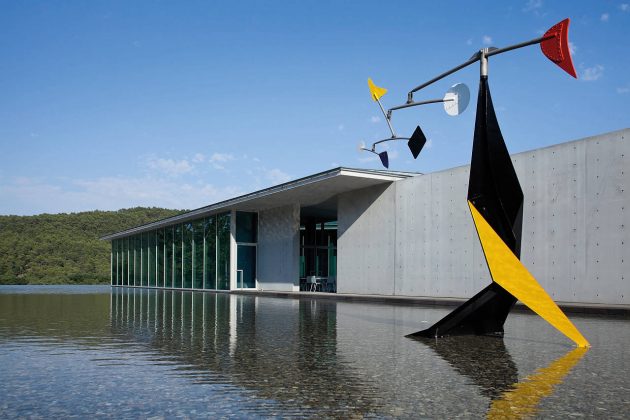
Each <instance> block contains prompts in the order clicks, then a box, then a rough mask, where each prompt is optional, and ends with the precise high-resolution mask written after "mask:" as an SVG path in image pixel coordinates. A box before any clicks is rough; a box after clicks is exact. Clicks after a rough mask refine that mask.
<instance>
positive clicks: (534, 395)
mask: <svg viewBox="0 0 630 420" xmlns="http://www.w3.org/2000/svg"><path fill="white" fill-rule="evenodd" d="M450 309H451V308H436V307H419V306H395V305H386V304H371V303H370V304H366V303H353V302H343V301H334V300H317V299H310V298H302V299H283V298H271V297H262V296H242V295H231V294H227V293H203V292H179V291H167V290H141V289H110V288H109V287H85V286H84V287H80V286H79V287H74V286H68V287H66V286H56V287H37V286H0V377H1V379H2V380H0V417H1V418H14V417H31V416H33V417H44V418H51V417H69V416H77V417H88V416H97V417H117V418H119V417H123V418H137V417H142V418H146V417H157V418H160V417H165V418H170V417H177V416H179V417H219V416H224V417H229V416H234V417H291V416H292V417H318V418H319V417H329V418H330V417H333V418H362V417H377V418H392V417H396V418H453V417H456V416H457V417H472V418H483V417H488V418H504V417H506V416H510V417H511V418H529V417H541V418H550V417H551V418H553V417H558V418H566V417H606V418H623V417H627V415H628V413H630V377H629V372H630V369H629V367H630V365H629V361H630V356H629V355H630V350H628V344H629V343H630V320H628V319H624V318H602V317H594V316H576V315H572V316H570V318H571V319H572V321H573V322H574V324H575V325H576V326H577V327H578V328H579V329H580V331H582V333H583V334H584V335H585V336H586V337H587V339H588V340H589V341H590V342H591V345H592V346H593V347H592V348H591V349H589V350H587V351H584V350H581V349H576V348H575V347H574V346H573V345H572V343H571V342H570V341H569V340H568V339H566V338H565V337H564V336H563V335H561V334H560V333H558V332H556V331H555V330H554V329H553V328H552V327H550V326H549V325H547V324H546V323H545V322H544V321H543V320H541V319H540V318H538V317H537V316H535V315H531V314H528V313H512V314H511V315H510V316H509V318H508V321H507V323H506V336H505V337H504V338H503V339H497V338H484V337H469V338H461V337H460V338H448V339H440V340H425V341H416V340H412V339H409V338H405V337H404V336H405V335H406V334H409V333H412V332H415V331H417V330H420V329H424V328H426V327H427V326H428V325H430V324H432V323H433V322H435V321H436V320H438V319H440V318H441V317H443V316H444V315H446V314H447V313H448V312H449V311H450Z"/></svg>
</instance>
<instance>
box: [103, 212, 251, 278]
mask: <svg viewBox="0 0 630 420" xmlns="http://www.w3.org/2000/svg"><path fill="white" fill-rule="evenodd" d="M239 217H240V218H241V219H240V220H241V228H240V230H239V233H238V236H239V238H240V239H241V240H242V241H241V242H243V243H244V244H246V245H247V246H251V245H252V244H253V245H254V248H253V251H252V249H249V248H248V249H246V250H244V251H243V257H244V258H245V257H246V259H247V260H248V261H249V262H248V263H247V264H249V265H250V266H251V261H253V267H254V268H253V269H249V271H248V277H247V278H248V279H247V280H245V278H244V284H245V286H243V287H255V242H256V240H257V238H256V236H257V232H256V228H257V219H256V218H257V215H256V214H255V213H243V214H241V216H239ZM230 224H231V215H230V213H222V214H218V215H213V216H208V217H206V218H202V219H197V220H193V221H191V222H186V223H183V224H176V225H173V226H167V227H166V228H163V229H156V230H153V231H150V232H143V233H140V234H137V235H132V236H129V237H126V238H121V239H113V240H112V245H111V246H112V248H111V249H112V254H111V258H112V264H111V276H112V284H113V285H117V286H126V285H129V286H140V287H166V288H176V289H181V288H187V289H191V288H194V289H209V290H229V289H230V258H231V256H230V242H231V232H230ZM252 255H253V256H252ZM251 273H253V275H252V274H251Z"/></svg>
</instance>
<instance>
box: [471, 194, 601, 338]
mask: <svg viewBox="0 0 630 420" xmlns="http://www.w3.org/2000/svg"><path fill="white" fill-rule="evenodd" d="M468 206H469V207H470V212H471V213H472V217H473V220H474V221H475V227H476V228H477V233H478V234H479V240H480V241H481V246H482V248H483V252H484V254H485V256H486V261H487V262H488V268H489V269H490V274H491V275H492V280H494V281H495V282H497V283H498V284H499V285H500V286H501V287H503V288H504V289H505V290H507V291H508V292H509V293H511V294H512V296H514V297H515V298H517V299H518V300H520V301H521V302H523V303H524V304H525V305H527V307H528V308H529V309H531V310H532V311H534V312H536V313H537V314H538V315H540V316H541V317H542V318H543V319H544V320H545V321H547V322H548V323H550V324H551V325H553V326H554V327H556V328H557V329H558V330H559V331H560V332H561V333H563V334H564V335H566V336H567V337H569V338H570V339H571V340H573V341H574V342H575V344H577V345H578V347H588V346H590V344H589V343H588V341H586V339H585V338H584V337H583V336H582V334H581V333H580V332H579V331H578V329H577V328H575V326H574V325H573V324H572V323H571V321H569V318H567V316H566V315H565V314H564V312H562V310H561V309H560V308H558V305H556V303H555V302H554V301H553V299H551V297H550V296H549V295H548V294H547V292H545V289H543V288H542V286H541V285H540V284H538V282H537V281H536V279H535V278H534V276H532V275H531V274H530V273H529V271H527V269H526V268H525V266H524V265H523V264H522V263H521V262H520V261H519V259H518V258H516V256H515V255H514V253H513V252H512V250H510V248H508V246H507V245H506V244H505V243H504V242H503V240H502V239H501V238H500V237H499V235H497V233H496V232H495V231H494V229H492V227H491V226H490V225H489V224H488V222H487V221H486V219H484V218H483V216H482V215H481V213H479V211H478V210H477V209H476V208H475V206H474V205H473V204H472V203H471V202H470V201H469V202H468Z"/></svg>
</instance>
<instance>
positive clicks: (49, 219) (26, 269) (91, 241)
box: [0, 207, 182, 284]
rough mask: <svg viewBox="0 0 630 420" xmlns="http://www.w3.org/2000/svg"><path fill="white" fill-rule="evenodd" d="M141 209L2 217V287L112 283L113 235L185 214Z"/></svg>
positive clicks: (0, 258) (174, 211)
mask: <svg viewBox="0 0 630 420" xmlns="http://www.w3.org/2000/svg"><path fill="white" fill-rule="evenodd" d="M181 212H182V210H168V209H162V208H156V207H151V208H144V207H136V208H131V209H123V210H118V211H90V212H82V213H70V214H67V213H62V214H41V215H37V216H0V284H97V283H109V268H110V266H109V265H110V251H111V247H110V243H109V242H108V241H101V240H99V238H100V237H102V236H104V235H107V234H109V233H113V232H118V231H121V230H125V229H128V228H130V227H133V226H138V225H142V224H145V223H149V222H153V221H155V220H159V219H163V218H166V217H170V216H174V215H176V214H180V213H181Z"/></svg>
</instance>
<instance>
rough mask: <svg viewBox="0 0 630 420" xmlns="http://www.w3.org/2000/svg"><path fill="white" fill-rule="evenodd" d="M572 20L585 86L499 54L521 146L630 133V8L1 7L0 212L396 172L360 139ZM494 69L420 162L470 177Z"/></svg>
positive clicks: (397, 166) (534, 58) (394, 159)
mask: <svg viewBox="0 0 630 420" xmlns="http://www.w3.org/2000/svg"><path fill="white" fill-rule="evenodd" d="M566 17H570V18H571V27H570V33H569V38H570V40H571V43H572V48H573V50H574V55H573V59H574V63H575V67H576V69H577V72H578V77H579V79H578V80H575V79H573V78H572V77H570V76H568V75H567V74H566V73H564V72H563V71H562V70H560V69H559V68H557V67H556V66H555V65H554V64H552V63H551V62H550V61H549V60H547V59H546V58H545V57H544V56H543V55H542V54H541V52H540V48H539V47H538V46H533V47H528V48H525V49H521V50H518V51H514V52H511V53H506V54H503V55H500V56H497V57H493V58H491V59H490V88H491V91H492V96H493V100H494V104H495V108H496V111H497V115H498V118H499V123H500V124H501V128H502V131H503V134H504V137H505V139H506V142H507V144H508V148H509V149H510V151H511V152H519V151H524V150H529V149H533V148H538V147H544V146H548V145H552V144H556V143H560V142H564V141H568V140H573V139H578V138H582V137H587V136H590V135H595V134H600V133H603V132H608V131H613V130H618V129H622V128H627V127H629V126H630V124H629V116H630V72H629V71H628V68H630V30H629V29H628V28H630V1H628V0H621V1H567V2H560V1H555V2H551V1H548V0H535V1H530V0H523V1H509V2H497V1H475V2H422V1H392V2H382V1H379V2H376V1H361V2H359V1H356V2H355V1H344V2H329V1H322V0H319V1H276V2H271V1H255V2H249V1H248V2H244V1H243V2H209V1H200V2H194V1H186V2H174V1H170V2H167V1H134V2H129V1H120V2H116V1H106V2H100V1H90V2H85V1H65V2H44V1H41V2H32V1H20V2H15V1H6V0H2V1H0V214H38V213H44V212H46V213H57V212H76V211H84V210H93V209H101V210H115V209H119V208H127V207H135V206H162V207H169V208H196V207H200V206H203V205H207V204H210V203H213V202H216V201H219V200H223V199H226V198H229V197H233V196H235V195H239V194H243V193H247V192H251V191H254V190H257V189H260V188H264V187H268V186H271V185H274V184H277V183H281V182H285V181H288V180H291V179H296V178H299V177H302V176H306V175H309V174H312V173H316V172H321V171H324V170H327V169H330V168H333V167H337V166H349V167H361V168H380V163H379V162H378V161H377V160H375V159H374V158H375V156H373V155H370V154H366V153H359V152H358V151H357V145H358V144H359V143H360V142H361V141H364V142H366V143H368V144H370V143H372V142H373V141H375V140H378V139H381V138H384V137H387V136H388V130H387V126H386V124H385V122H384V120H383V117H382V116H381V115H380V111H379V109H378V107H377V105H376V104H375V103H374V102H372V101H371V99H370V95H369V91H368V88H367V78H368V77H372V78H373V79H374V81H375V83H376V84H377V85H379V86H383V87H386V88H387V89H389V92H388V94H387V95H386V96H385V97H383V103H384V105H385V106H386V107H391V106H394V105H398V104H402V103H403V102H404V101H405V99H406V94H407V92H408V91H409V90H410V89H411V88H413V87H414V86H416V85H418V84H420V83H422V82H424V81H426V80H428V79H430V78H431V77H433V76H434V75H436V74H438V73H440V72H442V71H444V70H446V69H448V68H450V67H453V66H455V65H457V64H459V63H461V62H464V61H466V60H467V59H468V58H469V57H470V56H471V55H472V54H473V53H475V52H476V51H478V50H479V49H480V48H483V47H486V46H496V47H502V46H507V45H510V44H513V43H517V42H521V41H525V40H528V39H532V38H536V37H538V36H540V35H541V34H542V33H544V32H545V31H546V30H547V29H548V28H549V27H551V26H552V25H554V24H555V23H556V22H558V21H560V20H562V19H564V18H566ZM478 74H479V68H478V65H473V66H470V67H469V68H467V69H464V70H462V71H461V72H459V73H457V74H455V75H453V76H450V77H448V78H446V79H444V80H442V81H440V82H438V83H436V84H434V85H433V86H431V87H430V88H427V89H426V90H424V91H422V92H421V93H419V94H418V95H416V97H415V99H416V100H423V99H432V98H440V97H442V96H443V95H444V92H445V91H446V90H447V89H448V88H449V87H450V86H451V85H452V84H454V83H457V82H464V83H466V84H468V86H469V87H470V89H471V107H469V109H468V110H467V111H466V112H465V113H464V114H462V115H461V116H458V117H450V116H448V115H447V114H446V113H445V112H444V111H443V109H442V107H441V106H440V105H430V106H425V107H418V108H414V109H409V110H404V111H398V112H397V113H395V114H394V120H393V123H394V126H395V128H396V130H397V132H398V133H399V134H400V135H407V136H408V135H410V134H411V132H412V131H413V129H414V128H415V126H416V125H418V124H419V125H421V126H422V128H423V130H424V132H425V134H426V135H427V137H428V139H429V142H428V145H427V147H426V148H425V150H423V152H422V154H421V155H420V157H419V158H418V159H417V160H415V161H414V160H413V159H412V158H411V155H410V153H409V152H408V150H407V149H406V145H405V144H404V142H399V143H400V144H398V145H394V144H392V143H390V146H389V150H390V169H393V170H404V171H418V172H431V171H436V170H440V169H446V168H449V167H452V166H458V165H463V164H466V163H468V161H469V159H470V149H471V144H472V133H473V128H474V108H475V106H474V105H475V103H476V95H477V84H478Z"/></svg>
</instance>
